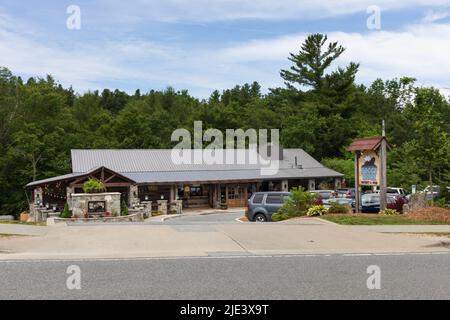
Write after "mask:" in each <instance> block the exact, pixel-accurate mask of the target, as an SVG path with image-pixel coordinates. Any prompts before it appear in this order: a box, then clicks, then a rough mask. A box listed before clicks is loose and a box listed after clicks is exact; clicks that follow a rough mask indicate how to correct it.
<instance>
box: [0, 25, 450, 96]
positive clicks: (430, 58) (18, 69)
mask: <svg viewBox="0 0 450 320" xmlns="http://www.w3.org/2000/svg"><path fill="white" fill-rule="evenodd" d="M5 21H8V22H5ZM16 25H18V23H17V21H12V20H11V19H5V20H3V23H2V24H0V57H1V61H0V65H2V66H6V67H8V68H10V69H11V70H12V71H13V72H14V73H16V74H21V75H24V76H45V75H46V74H47V73H49V74H52V75H53V76H54V77H55V78H56V79H57V80H59V81H60V82H61V83H62V84H63V85H65V86H69V85H73V87H74V88H75V89H76V90H77V91H79V92H83V91H85V90H88V89H91V90H94V89H102V88H104V87H105V86H109V87H112V88H115V87H118V88H120V89H126V88H130V90H132V89H136V88H141V89H143V90H144V91H147V90H149V89H161V88H164V87H166V86H169V85H170V86H174V87H175V88H176V89H185V88H189V89H190V90H191V92H192V93H193V94H195V95H197V96H199V97H207V96H208V95H209V94H210V93H211V92H212V91H213V90H214V89H225V88H230V87H232V86H234V85H236V84H242V83H245V82H251V81H255V80H256V81H259V82H260V83H261V84H262V86H263V88H269V87H274V86H281V85H283V83H282V80H281V79H280V77H279V71H280V69H282V68H287V67H289V64H290V62H289V61H288V60H287V57H288V55H289V52H297V51H298V49H299V47H300V45H301V43H302V42H303V40H304V38H305V36H306V34H303V33H299V34H292V35H285V36H282V37H277V38H268V39H262V40H261V39H260V40H253V41H247V42H243V43H238V44H235V45H231V46H224V47H221V48H220V47H215V48H211V47H209V48H204V47H203V48H202V47H200V48H186V47H183V46H174V45H171V46H167V45H162V44H160V43H154V42H150V41H147V40H142V39H124V40H122V41H117V42H111V41H99V40H96V41H93V42H91V43H90V44H80V43H73V44H72V45H71V47H70V48H67V47H63V46H58V45H57V44H55V43H52V44H49V43H43V42H42V41H40V39H39V38H38V37H37V36H36V35H35V34H32V33H28V32H26V31H23V30H25V29H27V28H24V26H23V25H22V27H21V29H20V30H19V31H17V28H14V26H16ZM449 35H450V24H433V23H426V24H416V25H411V26H409V27H406V28H404V29H403V30H400V31H380V32H369V33H367V34H362V33H345V32H329V33H328V36H329V39H330V40H332V41H339V42H340V43H341V44H342V45H344V46H345V47H346V48H347V50H346V52H345V53H344V54H343V56H342V57H341V58H340V60H339V63H340V64H343V65H344V64H347V63H348V62H350V61H355V62H360V63H361V68H360V72H359V74H358V81H360V82H363V83H366V84H369V83H371V82H372V81H373V80H375V79H376V78H384V79H389V78H394V77H401V76H412V77H416V78H417V79H418V83H419V84H424V85H435V86H437V87H439V88H441V89H442V90H443V92H446V93H450V92H449V91H450V90H448V89H445V88H446V87H447V88H448V87H450V59H448V52H450V42H449V41H446V39H448V37H449Z"/></svg>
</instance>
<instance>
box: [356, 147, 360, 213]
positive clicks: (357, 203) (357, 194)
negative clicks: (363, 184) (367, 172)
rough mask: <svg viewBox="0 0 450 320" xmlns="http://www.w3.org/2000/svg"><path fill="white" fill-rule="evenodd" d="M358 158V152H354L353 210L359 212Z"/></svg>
mask: <svg viewBox="0 0 450 320" xmlns="http://www.w3.org/2000/svg"><path fill="white" fill-rule="evenodd" d="M359 156H360V151H356V152H355V209H356V213H358V212H361V192H360V190H359Z"/></svg>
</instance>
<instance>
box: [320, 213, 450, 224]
mask: <svg viewBox="0 0 450 320" xmlns="http://www.w3.org/2000/svg"><path fill="white" fill-rule="evenodd" d="M321 218H322V219H325V220H327V221H331V222H334V223H337V224H343V225H367V226H370V225H450V223H449V222H442V221H433V220H417V219H409V218H407V217H404V216H379V215H376V214H374V215H325V216H322V217H321Z"/></svg>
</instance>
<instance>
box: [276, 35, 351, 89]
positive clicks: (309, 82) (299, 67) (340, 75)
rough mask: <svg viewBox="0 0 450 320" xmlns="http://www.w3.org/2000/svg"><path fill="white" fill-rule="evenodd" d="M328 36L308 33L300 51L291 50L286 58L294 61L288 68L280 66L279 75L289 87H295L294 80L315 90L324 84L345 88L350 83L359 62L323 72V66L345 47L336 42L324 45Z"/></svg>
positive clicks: (334, 58)
mask: <svg viewBox="0 0 450 320" xmlns="http://www.w3.org/2000/svg"><path fill="white" fill-rule="evenodd" d="M327 40H328V37H327V36H326V35H324V34H320V33H316V34H312V35H309V36H308V37H307V38H306V40H305V42H304V43H303V44H302V46H301V50H300V51H299V53H298V54H293V53H291V54H290V57H289V58H288V59H289V60H290V61H291V62H293V63H294V65H293V66H292V67H291V68H290V70H281V77H282V78H283V79H284V81H285V83H286V85H287V86H288V87H289V88H291V89H294V88H295V87H294V85H296V84H297V85H300V86H306V87H312V88H313V89H314V90H321V89H323V88H324V87H325V86H328V87H329V88H335V89H337V90H343V89H344V90H345V89H347V88H348V87H349V86H350V85H352V84H353V81H354V77H355V75H356V73H357V71H358V67H359V65H358V64H355V63H350V65H349V66H347V67H346V68H344V69H343V68H338V70H337V71H335V72H333V73H331V74H329V75H326V74H325V70H326V69H328V68H329V67H330V66H331V64H332V63H333V62H334V61H335V60H336V59H337V58H339V56H340V55H341V54H342V53H343V52H344V51H345V49H344V48H343V47H342V46H340V45H338V43H337V42H331V43H329V44H328V47H326V48H325V46H326V44H327Z"/></svg>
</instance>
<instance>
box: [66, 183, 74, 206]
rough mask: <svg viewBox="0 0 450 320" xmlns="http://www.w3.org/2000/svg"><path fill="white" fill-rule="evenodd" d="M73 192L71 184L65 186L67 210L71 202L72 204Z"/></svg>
mask: <svg viewBox="0 0 450 320" xmlns="http://www.w3.org/2000/svg"><path fill="white" fill-rule="evenodd" d="M74 193H75V188H74V187H71V186H67V188H66V199H67V204H68V205H69V210H72V207H73V204H72V194H74Z"/></svg>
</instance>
